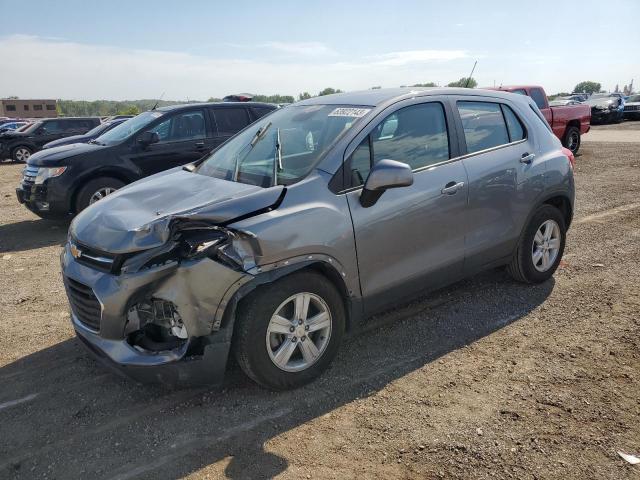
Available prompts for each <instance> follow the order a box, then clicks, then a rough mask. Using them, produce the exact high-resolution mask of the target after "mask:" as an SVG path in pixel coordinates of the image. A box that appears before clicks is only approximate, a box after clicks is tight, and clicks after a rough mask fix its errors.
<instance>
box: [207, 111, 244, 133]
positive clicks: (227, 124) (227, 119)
mask: <svg viewBox="0 0 640 480" xmlns="http://www.w3.org/2000/svg"><path fill="white" fill-rule="evenodd" d="M213 115H214V117H215V119H216V124H217V125H218V133H219V134H221V135H233V134H235V133H238V132H239V131H240V130H242V129H243V128H244V127H246V126H247V125H249V115H247V111H246V110H245V109H244V108H241V107H238V108H216V109H214V110H213Z"/></svg>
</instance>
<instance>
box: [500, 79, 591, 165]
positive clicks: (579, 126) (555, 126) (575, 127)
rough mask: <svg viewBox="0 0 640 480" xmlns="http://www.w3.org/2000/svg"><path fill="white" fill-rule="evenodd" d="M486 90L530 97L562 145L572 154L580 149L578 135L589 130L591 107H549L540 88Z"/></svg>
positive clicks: (532, 86) (511, 87) (517, 87)
mask: <svg viewBox="0 0 640 480" xmlns="http://www.w3.org/2000/svg"><path fill="white" fill-rule="evenodd" d="M488 90H502V91H504V92H512V93H519V94H521V95H528V96H529V97H531V98H532V99H533V101H534V102H535V103H536V105H538V108H539V109H540V111H541V112H542V114H543V115H544V118H546V120H547V122H549V125H550V126H551V129H552V130H553V133H554V134H555V135H556V137H558V138H559V139H560V141H561V142H562V145H564V146H565V147H566V148H568V149H569V150H571V151H572V152H573V153H574V154H575V153H576V152H577V151H578V149H579V148H580V135H582V134H583V133H587V132H588V131H589V129H590V128H591V107H589V105H566V106H562V107H550V106H549V101H548V100H547V94H546V93H545V92H544V89H543V88H542V87H538V86H534V85H530V86H524V85H517V86H514V85H512V86H507V87H505V86H500V87H496V88H488Z"/></svg>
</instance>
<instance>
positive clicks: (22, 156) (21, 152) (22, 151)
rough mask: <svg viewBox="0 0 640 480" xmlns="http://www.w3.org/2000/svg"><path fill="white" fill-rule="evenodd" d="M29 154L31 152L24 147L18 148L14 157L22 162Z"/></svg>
mask: <svg viewBox="0 0 640 480" xmlns="http://www.w3.org/2000/svg"><path fill="white" fill-rule="evenodd" d="M30 156H31V153H30V152H29V150H27V149H26V148H19V149H18V151H17V152H16V158H17V159H18V161H20V162H24V161H26V160H28V159H29V157H30Z"/></svg>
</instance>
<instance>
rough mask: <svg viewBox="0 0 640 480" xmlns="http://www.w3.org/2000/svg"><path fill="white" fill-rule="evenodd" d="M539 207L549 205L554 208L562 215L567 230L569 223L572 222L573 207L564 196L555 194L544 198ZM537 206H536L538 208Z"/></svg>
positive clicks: (566, 196)
mask: <svg viewBox="0 0 640 480" xmlns="http://www.w3.org/2000/svg"><path fill="white" fill-rule="evenodd" d="M540 205H551V206H553V207H556V208H557V209H558V210H560V213H562V216H563V218H564V222H565V227H566V229H569V226H570V225H571V221H572V220H573V207H572V205H571V200H570V199H569V197H568V195H566V194H556V195H552V196H550V197H548V198H546V199H545V200H544V201H542V202H541V203H540ZM540 205H538V206H540Z"/></svg>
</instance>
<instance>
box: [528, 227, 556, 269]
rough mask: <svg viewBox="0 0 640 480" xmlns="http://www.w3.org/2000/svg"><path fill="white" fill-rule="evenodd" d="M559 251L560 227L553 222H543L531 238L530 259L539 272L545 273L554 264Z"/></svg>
mask: <svg viewBox="0 0 640 480" xmlns="http://www.w3.org/2000/svg"><path fill="white" fill-rule="evenodd" d="M559 251H560V227H559V226H558V224H557V223H556V222H555V221H554V220H547V221H545V222H544V223H543V224H542V225H540V227H539V228H538V230H537V231H536V234H535V236H534V237H533V247H532V250H531V259H532V260H533V266H534V267H535V268H536V270H538V271H539V272H546V271H547V270H549V268H551V266H552V265H553V264H554V263H555V261H556V258H557V257H558V252H559Z"/></svg>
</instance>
